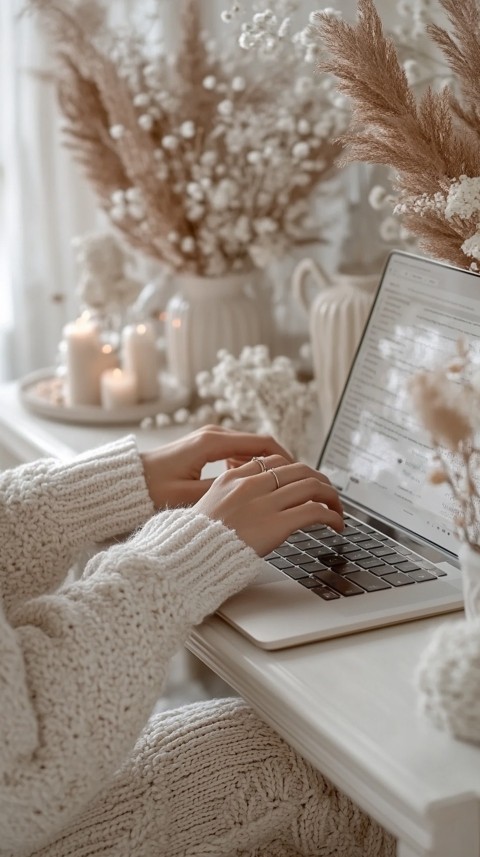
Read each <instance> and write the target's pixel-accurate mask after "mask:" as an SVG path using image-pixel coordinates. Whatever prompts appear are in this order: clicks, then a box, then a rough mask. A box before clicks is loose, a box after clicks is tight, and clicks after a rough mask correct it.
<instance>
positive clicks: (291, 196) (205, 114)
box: [29, 0, 346, 276]
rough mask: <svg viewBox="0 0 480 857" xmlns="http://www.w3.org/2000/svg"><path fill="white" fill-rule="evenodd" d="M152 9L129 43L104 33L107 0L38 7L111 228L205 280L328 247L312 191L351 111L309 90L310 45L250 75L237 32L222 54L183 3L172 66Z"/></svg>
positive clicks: (326, 170)
mask: <svg viewBox="0 0 480 857" xmlns="http://www.w3.org/2000/svg"><path fill="white" fill-rule="evenodd" d="M282 2H283V0H282ZM86 6H88V11H89V15H86V14H85V11H86ZM153 6H154V12H153V16H152V14H151V13H149V11H148V9H147V8H146V9H145V14H144V18H143V25H141V24H140V23H139V24H138V26H137V29H136V30H134V31H133V32H128V33H127V32H123V31H121V32H120V31H115V30H113V29H112V28H111V27H109V26H108V25H107V23H106V17H105V15H104V14H103V11H105V8H106V7H105V5H104V4H103V5H102V0H98V2H97V3H95V2H93V3H92V0H87V3H85V2H80V3H77V4H76V5H73V6H72V5H71V4H70V6H68V7H67V5H66V4H64V3H63V4H62V3H61V2H55V0H29V7H30V8H31V9H33V10H36V11H37V12H38V13H39V15H40V20H41V21H42V22H43V23H44V25H45V26H46V27H47V28H48V30H49V32H50V35H51V37H52V41H53V44H54V47H55V53H56V55H57V59H58V74H57V80H58V91H59V100H60V107H61V111H62V113H63V116H64V118H65V134H66V141H67V144H68V146H69V148H70V149H71V150H72V151H73V154H74V156H75V158H76V159H77V160H78V161H79V162H80V164H81V165H82V167H83V169H84V171H85V174H86V176H87V178H88V180H89V181H90V183H91V185H92V186H93V188H94V190H95V192H96V194H97V197H98V200H99V202H100V205H101V207H102V208H103V210H104V211H105V212H106V213H107V215H108V216H109V218H110V220H111V222H112V223H113V224H114V226H115V227H116V228H117V229H118V230H120V232H121V233H123V235H124V237H125V239H126V240H127V241H128V242H129V243H130V245H132V246H133V247H135V248H137V249H138V250H140V251H142V252H144V253H145V254H147V255H148V256H150V257H153V258H154V259H156V260H159V261H161V262H163V263H165V264H166V265H168V266H169V267H171V268H172V269H175V270H181V271H182V272H191V273H195V274H199V275H207V276H218V275H222V274H224V273H225V272H229V273H230V272H232V271H244V270H248V269H250V268H251V267H252V265H259V266H263V265H264V264H267V263H268V261H269V260H270V259H271V258H272V257H278V255H279V254H280V253H283V252H285V251H286V250H288V249H289V248H290V247H291V246H292V245H296V244H302V243H306V242H310V241H312V240H318V237H319V236H318V228H317V229H316V228H315V223H314V222H313V220H312V218H311V216H310V215H311V208H310V201H311V197H312V191H313V190H314V189H315V188H317V187H318V186H319V183H320V182H322V181H323V180H324V179H325V178H326V177H327V176H329V175H330V174H331V172H332V168H333V166H334V163H335V159H336V157H337V155H338V153H339V151H340V146H339V144H338V143H336V142H334V140H335V139H336V138H337V137H338V135H339V133H340V132H341V130H343V128H344V127H345V122H346V112H345V111H343V112H342V111H339V110H338V109H337V108H336V107H335V105H334V103H333V101H334V98H335V92H334V89H333V87H332V86H331V85H330V87H329V85H328V81H327V83H326V84H325V85H324V86H323V88H322V85H321V86H320V89H321V94H320V95H319V92H318V86H316V87H315V86H314V85H313V82H312V80H311V75H310V74H309V73H308V68H307V65H306V61H307V60H308V59H311V56H309V55H308V50H309V49H308V45H306V46H305V45H302V44H301V43H300V42H298V41H296V42H293V41H287V40H285V42H284V46H283V49H282V52H281V54H280V55H278V56H275V57H272V56H270V57H268V58H265V57H264V61H263V62H262V64H261V67H260V68H259V67H257V68H255V69H254V70H253V72H252V61H251V57H249V56H247V55H246V53H245V51H243V50H242V48H241V47H240V46H239V44H238V35H239V29H238V28H237V30H235V25H232V26H233V30H232V31H231V33H230V34H229V33H228V32H227V38H225V37H224V38H222V40H221V41H220V40H219V41H218V43H217V42H215V41H214V40H212V39H211V38H209V37H208V35H207V34H205V33H204V32H203V31H202V27H201V21H200V12H199V4H198V2H197V0H184V5H183V10H182V11H183V14H182V23H181V28H180V30H181V32H180V40H179V46H178V49H177V50H176V51H175V53H174V54H171V53H168V52H167V51H166V49H165V46H164V44H163V43H162V41H161V38H160V37H159V36H157V35H155V26H154V25H155V23H158V20H159V18H160V16H161V8H160V6H161V0H156V2H155V3H154V4H153ZM102 10H103V11H102ZM155 16H156V20H155ZM137 18H139V16H138V9H137ZM224 19H225V16H224ZM226 20H228V16H227V18H226ZM157 31H158V27H157ZM152 33H153V35H152ZM229 35H231V38H228V36H229ZM310 53H311V50H310ZM260 60H261V58H260V57H259V62H260ZM324 77H325V76H324ZM325 79H326V78H325Z"/></svg>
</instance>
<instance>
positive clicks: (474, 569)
mask: <svg viewBox="0 0 480 857" xmlns="http://www.w3.org/2000/svg"><path fill="white" fill-rule="evenodd" d="M458 559H459V561H460V568H461V570H462V587H463V600H464V604H465V616H466V618H467V619H478V617H479V616H480V550H475V549H474V548H472V547H471V545H469V544H467V543H466V542H464V543H463V544H461V545H460V549H459V551H458Z"/></svg>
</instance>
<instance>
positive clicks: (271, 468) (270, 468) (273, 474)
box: [268, 467, 280, 491]
mask: <svg viewBox="0 0 480 857" xmlns="http://www.w3.org/2000/svg"><path fill="white" fill-rule="evenodd" d="M268 471H269V473H271V474H272V476H273V478H274V479H275V482H276V488H280V482H279V479H278V476H277V474H276V473H275V470H274V468H273V467H269V468H268ZM276 488H274V491H275V490H276Z"/></svg>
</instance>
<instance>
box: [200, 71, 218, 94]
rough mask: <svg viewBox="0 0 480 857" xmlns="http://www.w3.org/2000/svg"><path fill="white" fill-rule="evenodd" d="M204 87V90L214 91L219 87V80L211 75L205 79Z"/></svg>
mask: <svg viewBox="0 0 480 857" xmlns="http://www.w3.org/2000/svg"><path fill="white" fill-rule="evenodd" d="M202 85H203V88H204V89H209V90H213V89H215V87H216V85H217V78H216V77H215V75H213V74H209V75H207V77H204V78H203V82H202Z"/></svg>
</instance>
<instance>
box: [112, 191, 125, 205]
mask: <svg viewBox="0 0 480 857" xmlns="http://www.w3.org/2000/svg"><path fill="white" fill-rule="evenodd" d="M111 200H112V202H113V204H114V205H123V203H124V202H125V191H124V190H114V191H113V193H112V195H111Z"/></svg>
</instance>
